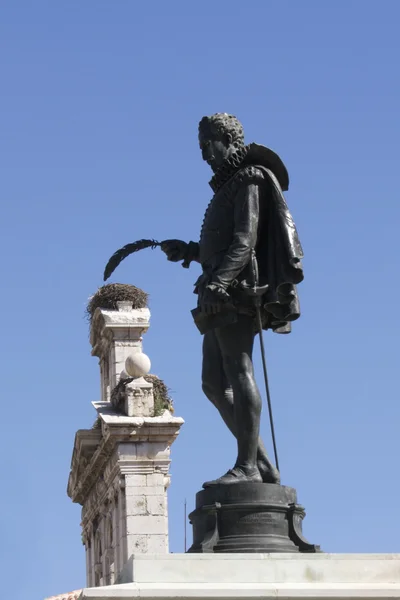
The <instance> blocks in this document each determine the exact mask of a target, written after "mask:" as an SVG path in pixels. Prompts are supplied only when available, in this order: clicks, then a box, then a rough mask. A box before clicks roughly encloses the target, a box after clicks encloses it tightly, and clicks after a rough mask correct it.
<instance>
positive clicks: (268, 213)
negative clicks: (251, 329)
mask: <svg viewBox="0 0 400 600" xmlns="http://www.w3.org/2000/svg"><path fill="white" fill-rule="evenodd" d="M255 166H256V167H258V168H259V169H260V170H261V171H262V172H263V174H264V177H265V179H266V183H267V184H268V188H269V189H268V192H267V193H266V194H265V199H266V202H265V205H264V206H263V207H262V223H261V226H260V230H259V236H258V242H257V247H256V257H257V264H258V274H259V285H261V286H262V285H265V284H268V286H269V287H268V290H267V292H266V293H265V295H264V296H263V297H262V304H263V310H264V315H263V317H264V318H263V325H264V328H265V329H272V330H273V331H275V332H276V333H289V332H290V331H291V322H292V321H295V320H296V319H298V318H299V317H300V303H299V298H298V294H297V288H296V286H297V284H299V283H300V282H301V281H303V279H304V273H303V266H302V262H301V260H302V258H303V256H304V253H303V249H302V246H301V243H300V240H299V236H298V233H297V229H296V225H295V223H294V221H293V218H292V215H291V214H290V212H289V208H288V206H287V204H286V200H285V198H284V196H283V193H282V189H281V187H280V185H279V181H278V179H277V177H276V176H275V174H274V173H273V172H272V171H271V170H270V169H268V168H267V167H265V166H263V165H260V164H259V165H255Z"/></svg>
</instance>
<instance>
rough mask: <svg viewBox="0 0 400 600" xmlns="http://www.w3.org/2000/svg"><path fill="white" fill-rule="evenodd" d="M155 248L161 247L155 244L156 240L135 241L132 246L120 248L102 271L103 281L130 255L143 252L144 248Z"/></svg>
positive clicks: (157, 243) (159, 243)
mask: <svg viewBox="0 0 400 600" xmlns="http://www.w3.org/2000/svg"><path fill="white" fill-rule="evenodd" d="M157 246H161V242H157V241H156V240H137V241H136V242H132V244H127V245H126V246H124V247H123V248H120V249H119V250H117V251H116V252H114V254H113V255H112V257H111V258H110V260H109V261H108V263H107V265H106V268H105V269H104V281H107V279H108V278H109V277H110V276H111V275H112V273H113V272H114V271H115V269H116V268H117V267H118V265H119V264H120V262H122V261H123V260H124V258H126V257H127V256H129V255H130V254H133V253H134V252H138V251H139V250H144V249H145V248H157Z"/></svg>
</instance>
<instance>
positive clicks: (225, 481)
mask: <svg viewBox="0 0 400 600" xmlns="http://www.w3.org/2000/svg"><path fill="white" fill-rule="evenodd" d="M246 482H247V483H249V482H250V483H262V478H261V475H260V471H259V470H258V469H257V468H254V469H245V468H243V467H233V469H229V471H228V472H227V473H225V475H222V477H219V478H218V479H214V480H213V481H206V482H205V483H203V488H209V487H214V486H216V485H231V484H232V483H246Z"/></svg>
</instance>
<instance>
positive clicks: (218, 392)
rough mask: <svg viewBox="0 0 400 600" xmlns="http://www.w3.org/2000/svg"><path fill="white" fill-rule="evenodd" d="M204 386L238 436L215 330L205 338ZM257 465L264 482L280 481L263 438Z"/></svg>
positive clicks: (231, 398) (229, 388) (208, 395)
mask: <svg viewBox="0 0 400 600" xmlns="http://www.w3.org/2000/svg"><path fill="white" fill-rule="evenodd" d="M202 386H203V391H204V394H205V395H206V396H207V398H208V399H209V400H210V402H212V404H214V406H215V407H216V408H217V410H218V411H219V413H220V415H221V417H222V419H223V420H224V422H225V424H226V425H227V427H228V428H229V430H230V431H231V432H232V433H233V435H234V436H235V438H237V435H236V424H235V417H234V409H233V402H234V401H233V390H232V387H231V386H230V385H229V383H228V380H227V377H226V374H225V369H224V365H223V362H222V353H221V349H220V346H219V343H218V340H217V337H216V334H215V331H214V330H212V331H209V332H207V333H206V334H205V335H204V338H203V369H202ZM257 466H258V468H259V471H260V473H261V477H262V480H263V482H264V483H279V473H278V471H277V470H276V469H275V467H274V466H273V464H272V463H271V461H270V459H269V457H268V454H267V451H266V449H265V446H264V444H263V442H262V440H261V438H259V439H258V448H257Z"/></svg>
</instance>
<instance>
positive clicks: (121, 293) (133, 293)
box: [86, 283, 149, 322]
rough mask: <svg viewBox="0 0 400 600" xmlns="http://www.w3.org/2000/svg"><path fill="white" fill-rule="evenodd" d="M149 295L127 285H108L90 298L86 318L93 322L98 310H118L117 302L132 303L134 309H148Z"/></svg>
mask: <svg viewBox="0 0 400 600" xmlns="http://www.w3.org/2000/svg"><path fill="white" fill-rule="evenodd" d="M148 298H149V296H148V294H146V292H144V291H143V290H141V289H140V288H137V287H135V286H134V285H128V284H126V283H108V284H107V285H103V286H102V287H100V288H99V289H98V290H97V292H96V293H95V294H94V295H93V296H92V297H91V298H89V302H88V304H87V307H86V316H87V318H88V320H89V322H91V321H92V318H93V315H94V313H95V310H96V308H104V309H106V310H118V304H117V302H132V308H134V309H135V308H147V306H148Z"/></svg>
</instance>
